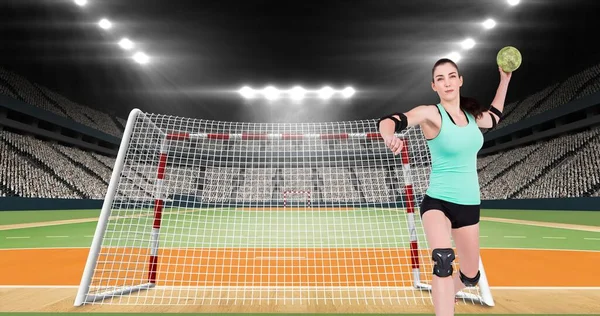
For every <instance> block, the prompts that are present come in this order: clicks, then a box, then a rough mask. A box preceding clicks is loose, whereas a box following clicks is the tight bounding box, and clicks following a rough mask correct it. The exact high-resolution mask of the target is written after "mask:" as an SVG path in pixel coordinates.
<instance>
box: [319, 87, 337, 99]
mask: <svg viewBox="0 0 600 316" xmlns="http://www.w3.org/2000/svg"><path fill="white" fill-rule="evenodd" d="M334 92H335V91H333V89H331V87H323V88H321V90H319V97H321V99H329V98H331V96H332V95H333V93H334Z"/></svg>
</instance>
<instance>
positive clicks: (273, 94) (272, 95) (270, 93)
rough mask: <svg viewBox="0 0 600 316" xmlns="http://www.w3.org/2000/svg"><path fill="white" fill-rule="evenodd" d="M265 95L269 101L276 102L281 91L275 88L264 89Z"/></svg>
mask: <svg viewBox="0 0 600 316" xmlns="http://www.w3.org/2000/svg"><path fill="white" fill-rule="evenodd" d="M263 95H264V96H265V98H267V100H276V99H278V98H279V90H278V89H277V88H275V87H273V86H268V87H266V88H264V89H263Z"/></svg>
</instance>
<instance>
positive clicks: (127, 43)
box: [119, 38, 133, 50]
mask: <svg viewBox="0 0 600 316" xmlns="http://www.w3.org/2000/svg"><path fill="white" fill-rule="evenodd" d="M119 46H121V48H123V49H125V50H130V49H132V48H133V42H132V41H130V40H129V39H128V38H122V39H121V40H120V41H119Z"/></svg>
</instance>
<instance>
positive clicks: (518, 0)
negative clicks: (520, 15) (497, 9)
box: [507, 0, 521, 6]
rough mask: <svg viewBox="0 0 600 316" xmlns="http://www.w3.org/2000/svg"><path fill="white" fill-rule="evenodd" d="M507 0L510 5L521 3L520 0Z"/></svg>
mask: <svg viewBox="0 0 600 316" xmlns="http://www.w3.org/2000/svg"><path fill="white" fill-rule="evenodd" d="M507 2H508V4H509V5H511V6H516V5H517V4H519V3H521V0H508V1H507Z"/></svg>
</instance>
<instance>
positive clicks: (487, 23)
mask: <svg viewBox="0 0 600 316" xmlns="http://www.w3.org/2000/svg"><path fill="white" fill-rule="evenodd" d="M481 24H482V25H483V27H485V28H486V29H488V30H489V29H492V28H494V26H496V21H494V20H492V19H487V20H485V21H483V23H481Z"/></svg>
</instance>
